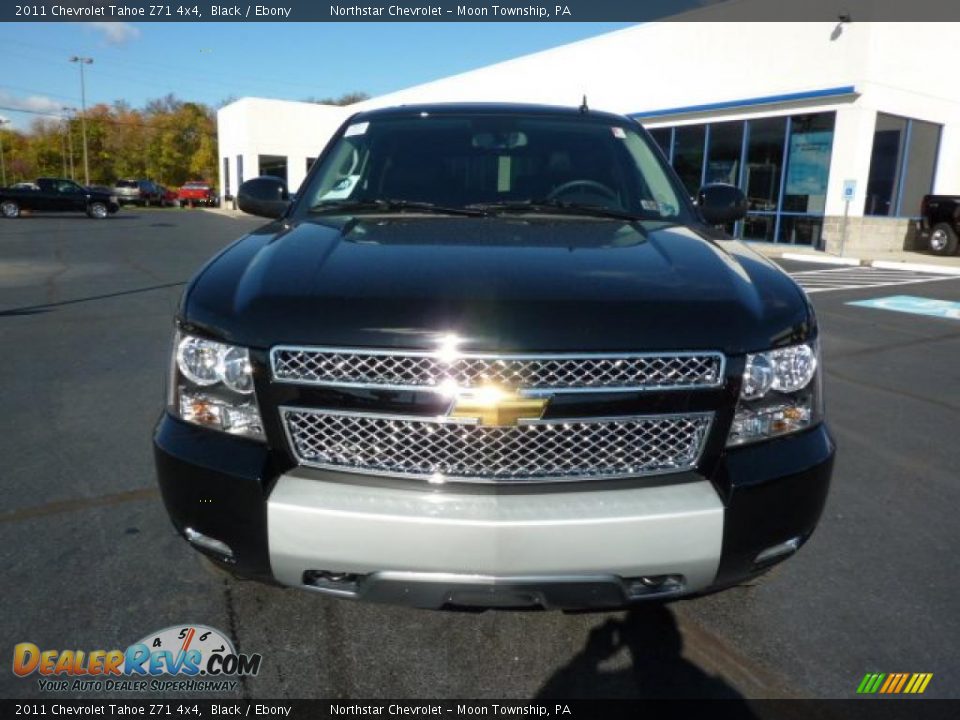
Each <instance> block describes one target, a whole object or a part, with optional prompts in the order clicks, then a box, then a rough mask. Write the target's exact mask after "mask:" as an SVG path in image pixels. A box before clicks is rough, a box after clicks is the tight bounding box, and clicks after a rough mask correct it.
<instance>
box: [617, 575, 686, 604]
mask: <svg viewBox="0 0 960 720" xmlns="http://www.w3.org/2000/svg"><path fill="white" fill-rule="evenodd" d="M683 587H684V580H683V575H644V576H642V577H638V578H630V579H629V580H627V595H628V596H629V597H630V598H631V599H635V598H641V597H644V596H646V595H672V594H674V593H678V592H680V591H681V590H683Z"/></svg>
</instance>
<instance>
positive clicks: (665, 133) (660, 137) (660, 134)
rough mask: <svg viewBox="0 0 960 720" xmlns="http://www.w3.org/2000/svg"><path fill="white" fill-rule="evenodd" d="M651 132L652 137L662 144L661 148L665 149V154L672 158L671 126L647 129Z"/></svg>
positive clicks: (658, 143)
mask: <svg viewBox="0 0 960 720" xmlns="http://www.w3.org/2000/svg"><path fill="white" fill-rule="evenodd" d="M647 132H648V133H650V137H652V138H653V139H654V141H656V143H657V145H659V146H660V149H661V150H663V154H664V156H665V157H666V158H667V159H669V158H670V135H671V133H670V128H668V127H665V128H656V129H655V130H647Z"/></svg>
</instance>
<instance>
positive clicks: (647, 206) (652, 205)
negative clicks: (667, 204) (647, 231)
mask: <svg viewBox="0 0 960 720" xmlns="http://www.w3.org/2000/svg"><path fill="white" fill-rule="evenodd" d="M640 207H642V208H643V209H644V210H648V211H650V212H660V203H658V202H657V201H656V200H641V201H640Z"/></svg>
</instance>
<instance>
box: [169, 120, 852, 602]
mask: <svg viewBox="0 0 960 720" xmlns="http://www.w3.org/2000/svg"><path fill="white" fill-rule="evenodd" d="M238 202H239V205H240V208H241V209H243V210H245V211H247V212H249V213H253V214H256V215H261V216H264V217H268V218H274V219H276V221H275V222H273V223H271V224H268V225H266V226H263V227H261V228H259V229H257V230H254V231H253V232H251V233H250V234H248V235H246V236H244V237H242V238H240V239H239V240H237V241H236V242H235V243H233V244H232V245H230V246H228V247H227V248H226V249H224V250H223V251H221V252H220V253H219V254H218V255H217V256H216V257H215V258H214V259H213V260H211V261H210V262H209V263H207V265H206V266H205V267H204V268H203V269H202V270H201V271H200V272H199V273H198V274H197V275H196V277H194V278H193V280H192V281H191V282H190V283H189V285H188V287H187V289H186V291H185V293H184V295H183V298H182V301H181V304H180V307H179V310H178V312H177V315H176V329H175V336H174V339H173V346H172V354H171V363H170V370H169V376H168V377H169V394H168V399H167V407H166V410H165V411H164V412H163V413H162V416H161V419H160V421H159V424H158V426H157V428H156V431H155V435H154V451H155V460H156V468H157V473H158V476H159V484H160V489H161V492H162V496H163V500H164V503H165V505H166V508H167V511H168V512H169V514H170V517H171V518H172V520H173V524H174V526H175V527H176V529H177V530H178V531H179V532H180V533H181V535H182V536H183V537H184V538H185V539H186V540H187V541H188V542H189V543H191V544H192V545H193V546H194V547H195V548H196V549H197V550H199V551H200V552H201V553H203V554H205V555H206V556H207V557H208V558H210V559H211V560H213V561H214V562H215V563H217V564H219V566H220V567H221V568H225V569H227V570H229V571H231V572H233V573H235V574H237V575H241V576H246V577H252V578H258V579H261V580H265V581H270V582H279V583H282V584H285V585H290V586H294V587H298V588H303V589H306V590H310V591H313V592H318V593H323V594H326V595H330V596H334V597H340V598H355V599H363V600H375V601H381V602H391V603H402V604H408V605H415V606H420V607H431V608H440V607H464V606H480V607H490V606H500V607H548V608H591V607H620V606H623V605H627V604H630V603H633V602H639V601H646V600H666V599H672V598H675V597H678V596H682V595H689V594H694V593H703V592H708V591H713V590H718V589H720V588H724V587H727V586H730V585H733V584H737V583H740V582H742V581H744V580H745V579H747V578H753V577H755V576H757V575H759V574H761V573H763V572H764V571H766V570H767V569H769V568H770V567H771V566H773V565H774V564H776V563H778V562H779V561H781V560H783V559H785V558H787V557H789V556H790V555H792V554H793V553H794V552H795V551H796V550H797V549H798V548H800V546H801V545H803V543H805V542H806V541H807V539H808V538H809V537H810V535H811V533H812V532H813V530H814V527H815V525H816V524H817V521H818V518H819V516H820V513H821V510H822V508H823V506H824V502H825V499H826V496H827V489H828V485H829V482H830V475H831V469H832V464H833V458H834V443H833V440H832V439H831V436H830V433H829V432H828V430H827V427H826V425H825V424H824V413H823V399H822V389H821V377H822V369H821V360H820V347H819V333H818V326H817V320H816V317H815V316H814V311H813V308H812V307H811V304H810V302H809V300H808V299H807V296H806V295H805V294H804V293H803V291H802V290H801V289H800V288H799V287H798V286H797V285H796V283H794V281H793V280H792V279H791V278H790V277H789V276H788V275H787V274H786V273H784V272H783V271H782V270H780V268H778V267H777V266H776V265H775V264H773V263H772V262H770V261H768V260H766V259H765V258H764V257H762V256H761V255H759V254H758V253H756V252H754V251H753V250H751V249H750V248H749V247H747V246H746V245H744V244H743V243H741V242H737V241H734V240H732V239H730V238H729V237H728V236H727V235H726V234H725V233H724V232H723V231H722V230H719V229H717V227H718V226H722V225H724V224H726V223H733V222H735V221H736V220H738V219H740V218H742V217H743V216H744V213H745V211H746V199H745V197H744V195H743V193H742V192H741V191H740V190H739V189H737V188H736V187H733V186H730V185H706V186H704V187H703V188H701V189H700V191H699V194H698V199H697V204H696V205H694V204H693V203H692V202H691V201H690V199H689V197H688V193H687V192H686V190H685V189H684V186H683V185H682V183H681V182H680V180H679V178H678V177H677V176H676V175H675V174H674V172H673V171H672V170H671V169H670V167H669V165H668V164H667V163H666V162H665V160H664V158H663V154H662V153H661V152H660V151H659V150H658V149H657V146H656V144H655V143H654V141H653V140H652V139H651V137H650V136H649V135H648V134H647V133H646V132H645V131H644V129H643V128H642V127H641V126H640V125H639V124H638V123H637V122H636V121H634V120H632V119H630V118H627V117H622V116H619V115H612V114H608V113H601V112H595V111H588V110H577V109H573V108H571V109H565V108H551V107H540V106H527V105H499V104H497V105H425V106H404V107H399V108H391V109H379V110H372V111H369V112H364V113H360V114H357V115H354V116H353V117H352V118H351V119H349V120H348V121H347V122H346V123H345V124H344V125H343V126H342V127H341V128H340V129H339V131H338V132H337V133H336V134H335V136H334V137H333V138H332V140H331V141H330V143H329V144H328V145H327V147H326V149H325V150H324V151H323V153H322V154H321V156H320V158H319V160H318V161H317V162H316V164H315V165H314V166H313V168H312V169H311V170H310V172H309V174H308V176H307V178H306V180H305V181H304V183H303V185H302V186H301V190H300V191H299V192H298V193H297V197H296V200H295V201H293V202H290V200H289V195H288V193H287V188H286V187H285V186H284V184H283V182H282V181H281V180H278V179H276V178H271V177H261V178H255V179H252V180H248V181H247V182H245V183H244V184H243V185H242V186H241V188H240V190H239V194H238Z"/></svg>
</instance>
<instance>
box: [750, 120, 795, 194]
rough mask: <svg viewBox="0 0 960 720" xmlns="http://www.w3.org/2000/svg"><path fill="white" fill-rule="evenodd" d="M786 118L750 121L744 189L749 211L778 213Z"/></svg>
mask: <svg viewBox="0 0 960 720" xmlns="http://www.w3.org/2000/svg"><path fill="white" fill-rule="evenodd" d="M786 131H787V120H786V118H782V117H780V118H762V119H759V120H750V121H749V128H748V133H749V141H748V143H747V167H746V172H745V174H744V185H745V190H744V192H746V194H747V203H748V206H747V207H748V208H749V209H750V210H765V211H767V212H776V210H777V203H778V201H779V200H780V170H781V169H782V167H783V137H784V134H785V133H786Z"/></svg>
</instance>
